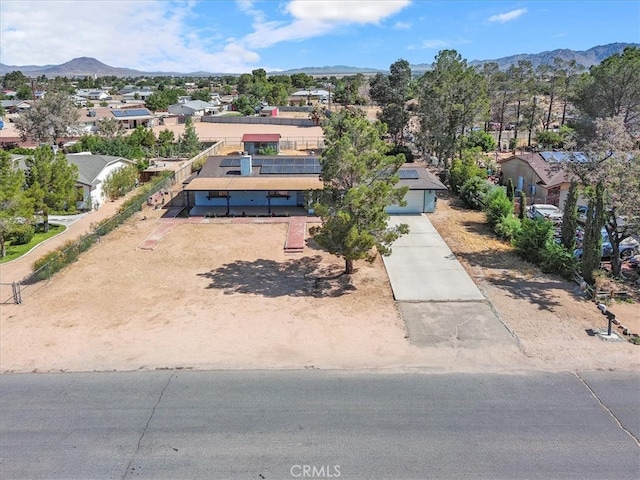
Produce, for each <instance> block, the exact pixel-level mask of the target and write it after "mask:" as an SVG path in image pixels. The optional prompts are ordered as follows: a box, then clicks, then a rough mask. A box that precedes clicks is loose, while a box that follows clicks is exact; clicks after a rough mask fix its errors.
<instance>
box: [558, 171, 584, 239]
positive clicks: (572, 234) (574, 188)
mask: <svg viewBox="0 0 640 480" xmlns="http://www.w3.org/2000/svg"><path fill="white" fill-rule="evenodd" d="M579 193H580V192H579V191H578V182H577V181H575V180H573V181H572V182H571V184H570V185H569V192H568V193H567V201H566V202H565V204H564V213H563V214H562V228H561V231H560V232H561V237H562V245H564V247H565V248H566V249H567V250H570V251H572V252H573V250H574V249H575V248H576V230H577V229H578V208H577V207H578V196H579Z"/></svg>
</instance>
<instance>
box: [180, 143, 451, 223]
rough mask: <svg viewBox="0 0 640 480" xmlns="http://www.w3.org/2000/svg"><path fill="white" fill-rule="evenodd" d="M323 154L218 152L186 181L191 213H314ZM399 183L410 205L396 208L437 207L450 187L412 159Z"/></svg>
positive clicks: (423, 209)
mask: <svg viewBox="0 0 640 480" xmlns="http://www.w3.org/2000/svg"><path fill="white" fill-rule="evenodd" d="M321 172H322V168H321V166H320V159H319V157H315V156H309V157H305V156H299V157H295V156H292V157H284V156H277V157H276V156H252V155H242V156H229V157H225V156H215V157H209V158H208V160H207V162H206V163H205V164H204V166H203V167H202V169H201V170H200V172H198V173H197V174H194V175H192V176H191V177H189V178H187V179H186V180H185V181H184V184H183V191H184V195H185V199H186V205H187V209H188V211H189V214H190V215H194V216H207V215H210V216H211V215H220V216H222V215H232V216H233V215H242V214H245V213H246V214H247V215H273V214H284V213H289V214H293V213H295V212H298V213H300V214H309V213H312V210H311V203H312V197H313V193H312V192H313V190H320V189H322V187H323V184H322V180H321V179H320V174H321ZM399 175H400V182H399V184H398V186H399V187H404V186H407V187H409V192H408V193H407V195H406V197H405V200H406V201H407V205H406V206H405V207H400V206H398V205H395V206H391V207H389V208H388V210H387V211H388V212H389V213H391V214H410V213H416V214H419V213H423V212H433V211H434V210H435V206H436V193H437V192H438V191H444V190H446V189H447V187H445V186H444V185H443V184H442V182H440V180H438V178H437V177H436V176H435V175H433V174H432V173H431V172H429V171H428V170H427V169H425V168H424V167H422V166H417V165H416V166H414V165H412V164H406V165H405V166H403V167H402V168H401V169H400V171H399Z"/></svg>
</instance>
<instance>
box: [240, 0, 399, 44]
mask: <svg viewBox="0 0 640 480" xmlns="http://www.w3.org/2000/svg"><path fill="white" fill-rule="evenodd" d="M409 4H410V2H409V0H379V1H376V2H364V1H344V0H342V1H336V0H292V1H291V2H289V3H288V4H287V5H286V6H285V7H284V8H283V11H284V12H286V13H288V14H290V15H291V16H292V17H293V21H291V22H290V23H286V22H283V21H278V22H276V21H272V22H266V21H262V22H254V24H253V28H254V32H252V33H251V34H249V35H247V36H246V37H244V39H243V42H244V43H245V44H246V45H247V46H248V47H249V48H255V49H259V48H266V47H269V46H272V45H275V44H277V43H281V42H286V41H297V40H304V39H307V38H313V37H318V36H321V35H325V34H328V33H330V32H332V31H334V30H336V29H338V28H341V27H342V26H344V25H349V24H368V23H372V24H377V23H380V21H382V20H384V19H385V18H387V17H389V16H391V15H393V14H395V13H397V12H399V11H400V10H402V9H403V8H405V7H406V6H407V5H409Z"/></svg>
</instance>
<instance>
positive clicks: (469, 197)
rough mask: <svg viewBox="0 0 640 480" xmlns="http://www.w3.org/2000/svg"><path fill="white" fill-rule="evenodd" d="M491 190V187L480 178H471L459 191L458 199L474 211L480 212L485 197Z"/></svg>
mask: <svg viewBox="0 0 640 480" xmlns="http://www.w3.org/2000/svg"><path fill="white" fill-rule="evenodd" d="M489 190H491V185H489V184H488V183H487V181H486V180H485V179H483V178H480V177H471V178H470V179H468V180H467V181H466V182H464V185H462V188H461V189H460V198H461V199H462V200H463V201H464V203H466V204H467V206H468V207H471V208H473V209H475V210H482V209H483V207H484V201H485V197H486V196H487V194H488V193H489Z"/></svg>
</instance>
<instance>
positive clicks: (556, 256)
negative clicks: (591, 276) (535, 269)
mask: <svg viewBox="0 0 640 480" xmlns="http://www.w3.org/2000/svg"><path fill="white" fill-rule="evenodd" d="M541 256H542V258H541V260H542V261H541V264H540V269H541V270H542V271H543V272H545V273H555V274H557V275H560V276H562V277H564V278H566V279H567V280H571V279H572V278H573V274H574V273H575V271H576V268H577V261H576V259H575V257H574V256H573V252H572V251H570V250H567V249H566V248H565V247H564V246H562V245H561V244H559V243H556V242H554V241H553V240H551V241H549V242H547V244H546V245H545V248H544V250H543V252H542V255H541Z"/></svg>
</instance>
